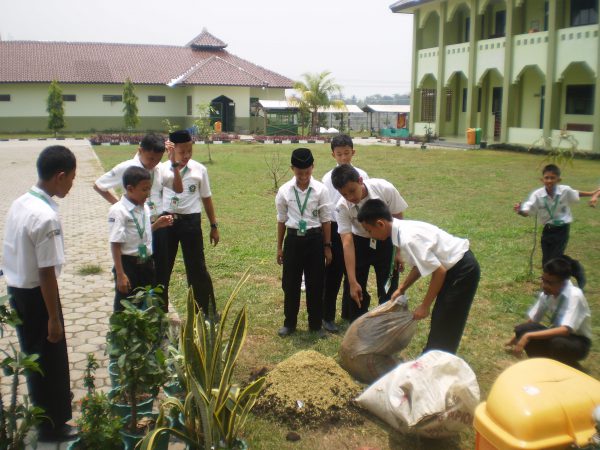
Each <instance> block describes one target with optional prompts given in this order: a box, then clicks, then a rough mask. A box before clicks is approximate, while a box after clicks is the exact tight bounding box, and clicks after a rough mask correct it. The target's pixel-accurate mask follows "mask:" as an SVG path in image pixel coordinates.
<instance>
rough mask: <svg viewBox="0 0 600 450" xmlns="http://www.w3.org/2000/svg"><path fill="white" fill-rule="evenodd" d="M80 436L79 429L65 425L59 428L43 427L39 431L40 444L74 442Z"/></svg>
mask: <svg viewBox="0 0 600 450" xmlns="http://www.w3.org/2000/svg"><path fill="white" fill-rule="evenodd" d="M77 436H79V428H77V427H74V426H71V425H68V424H66V423H65V424H63V425H62V426H60V427H58V428H47V427H41V428H40V429H39V431H38V441H39V442H66V441H73V440H75V439H77Z"/></svg>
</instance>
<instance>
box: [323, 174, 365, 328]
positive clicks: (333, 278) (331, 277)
mask: <svg viewBox="0 0 600 450" xmlns="http://www.w3.org/2000/svg"><path fill="white" fill-rule="evenodd" d="M354 168H355V169H356V171H357V172H358V174H359V175H360V177H361V178H362V179H363V180H367V179H368V178H369V175H367V172H365V171H364V170H362V169H359V168H358V167H354ZM332 172H333V169H332V170H330V171H329V172H327V173H326V174H325V175H323V178H322V180H321V182H322V183H323V184H324V185H325V186H326V187H327V192H328V193H329V203H330V204H331V206H332V218H333V220H332V222H331V254H332V256H333V260H332V261H331V264H329V266H327V267H326V268H325V285H324V287H323V320H324V321H326V322H333V321H334V320H335V306H336V303H337V296H338V293H339V292H340V286H341V284H342V278H343V276H344V273H345V272H346V265H345V264H344V248H343V246H342V240H341V238H340V234H339V233H338V224H337V212H336V210H335V205H337V203H338V202H339V201H340V199H341V198H342V194H340V193H339V191H338V190H337V189H336V188H335V187H334V186H333V183H332V182H331V173H332ZM348 298H349V296H348V295H343V296H342V318H343V319H347V318H348Z"/></svg>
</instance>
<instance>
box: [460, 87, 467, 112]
mask: <svg viewBox="0 0 600 450" xmlns="http://www.w3.org/2000/svg"><path fill="white" fill-rule="evenodd" d="M461 111H462V112H467V88H463V95H462V108H461Z"/></svg>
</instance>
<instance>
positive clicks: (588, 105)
mask: <svg viewBox="0 0 600 450" xmlns="http://www.w3.org/2000/svg"><path fill="white" fill-rule="evenodd" d="M566 103H567V104H566V111H565V113H566V114H580V115H592V114H594V85H593V84H578V85H572V86H567V102H566Z"/></svg>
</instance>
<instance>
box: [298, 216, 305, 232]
mask: <svg viewBox="0 0 600 450" xmlns="http://www.w3.org/2000/svg"><path fill="white" fill-rule="evenodd" d="M297 235H298V236H305V235H306V220H304V219H301V220H300V221H299V222H298V232H297Z"/></svg>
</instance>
